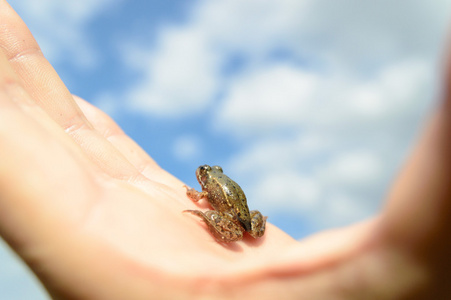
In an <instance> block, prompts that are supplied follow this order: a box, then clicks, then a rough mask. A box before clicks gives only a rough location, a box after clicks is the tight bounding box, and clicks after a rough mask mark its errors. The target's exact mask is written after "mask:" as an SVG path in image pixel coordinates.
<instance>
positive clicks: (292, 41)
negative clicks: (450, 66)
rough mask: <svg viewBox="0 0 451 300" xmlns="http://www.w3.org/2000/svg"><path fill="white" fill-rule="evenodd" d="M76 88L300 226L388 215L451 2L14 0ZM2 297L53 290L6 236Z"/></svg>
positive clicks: (142, 134)
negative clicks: (218, 169)
mask: <svg viewBox="0 0 451 300" xmlns="http://www.w3.org/2000/svg"><path fill="white" fill-rule="evenodd" d="M9 2H10V4H11V5H12V6H13V7H14V8H15V9H16V10H17V12H18V13H19V14H20V15H21V16H22V18H23V19H24V20H25V22H26V23H27V24H28V26H29V27H30V29H31V31H32V32H33V34H34V35H35V37H36V38H37V40H38V42H39V43H40V45H41V47H42V49H43V52H44V54H45V55H46V57H47V58H48V59H49V60H50V62H51V63H52V64H53V65H54V67H55V68H56V70H57V71H58V73H59V74H60V76H61V77H62V79H63V80H64V82H65V83H66V85H67V86H68V88H69V89H70V90H71V92H72V93H74V94H77V95H79V96H81V97H83V98H85V99H87V100H88V101H90V102H92V103H94V104H95V105H97V106H99V107H100V108H102V109H103V110H105V111H106V112H107V113H109V114H110V115H111V116H112V117H113V118H114V119H115V120H116V121H117V122H118V123H119V124H120V126H121V127H122V128H123V129H124V130H125V131H126V132H127V133H128V134H129V135H130V136H131V137H132V138H134V139H135V140H136V141H137V142H138V143H139V144H140V145H141V146H142V147H143V148H144V149H145V150H146V151H147V152H148V153H150V155H151V156H152V157H153V158H154V159H155V160H156V161H157V162H158V163H159V164H160V165H161V166H162V167H164V168H165V169H167V170H169V171H170V172H171V173H173V174H174V175H176V176H177V177H179V178H180V179H181V180H183V181H184V182H186V183H187V184H188V185H191V186H193V187H196V188H198V184H197V182H196V180H195V177H194V171H195V169H196V168H197V166H199V165H201V164H205V163H207V164H212V165H213V164H217V165H221V166H222V167H223V169H224V170H225V173H226V174H228V175H229V176H230V177H232V178H234V179H235V180H236V181H237V182H238V183H239V184H240V185H241V186H242V187H243V189H244V190H245V192H246V194H247V197H248V200H249V206H250V207H251V209H259V210H260V211H261V212H262V213H263V214H265V215H268V216H269V221H270V222H272V223H274V224H275V225H277V226H279V227H280V228H282V229H283V230H285V231H287V232H288V233H289V234H291V235H292V236H293V237H295V238H302V237H304V236H306V235H308V234H311V233H313V232H316V231H318V230H321V229H325V228H331V227H336V226H344V225H347V224H351V223H353V222H356V221H359V220H362V219H364V218H366V217H368V216H371V215H373V214H374V213H376V212H377V211H378V209H379V208H380V206H381V205H382V204H383V199H384V195H385V194H386V192H387V189H388V187H389V184H390V182H391V181H392V180H393V178H394V176H395V175H396V172H397V170H398V169H399V168H400V166H401V164H402V162H403V159H404V158H405V156H406V155H407V153H408V150H409V148H410V146H411V145H412V143H413V141H414V139H415V137H416V134H417V133H418V130H419V128H420V127H421V124H422V123H423V122H424V121H425V119H426V117H427V115H428V113H429V112H430V110H431V108H433V106H434V104H435V103H436V102H435V99H436V93H437V77H438V74H439V70H440V65H441V62H442V61H441V59H440V55H441V54H442V53H443V49H442V48H443V45H444V40H445V33H446V28H447V24H448V22H449V20H450V12H451V0H435V1H428V0H417V1H411V0H398V1H391V0H381V1H360V0H337V1H326V0H315V1H313V0H258V1H257V0H218V1H206V0H205V1H200V0H197V1H194V0H187V1H182V0H165V1H145V0H135V1H125V0H77V1H60V0H40V1H32V2H31V1H26V0H10V1H9ZM0 265H1V266H2V268H1V269H0V295H2V297H3V296H4V295H7V297H5V298H7V299H46V296H45V295H44V294H43V293H42V291H40V288H39V286H38V285H37V284H36V283H35V282H33V279H32V277H31V276H30V275H29V274H28V272H27V271H26V269H25V268H24V267H23V266H21V265H20V264H18V263H17V260H16V259H15V258H14V257H13V256H12V255H11V254H10V253H9V252H8V250H7V248H6V247H5V246H3V247H0Z"/></svg>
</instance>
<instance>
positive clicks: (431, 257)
mask: <svg viewBox="0 0 451 300" xmlns="http://www.w3.org/2000/svg"><path fill="white" fill-rule="evenodd" d="M450 113H451V112H450V111H449V110H446V109H442V110H440V111H438V113H437V114H436V115H435V116H434V118H433V119H432V120H431V122H430V124H429V125H428V127H427V128H426V130H425V132H424V133H423V135H422V137H421V139H420V142H419V143H418V145H417V147H416V148H415V149H414V151H413V153H412V155H411V157H410V159H409V160H408V162H407V164H406V166H405V168H404V169H403V170H402V172H401V174H400V176H399V178H398V180H397V181H396V183H395V185H394V187H393V189H392V191H391V193H390V196H389V201H388V205H387V208H386V214H385V221H384V222H383V224H384V226H385V228H384V230H383V231H384V234H385V235H386V237H387V238H388V240H389V242H390V243H392V244H395V245H397V246H400V247H403V248H404V249H406V250H407V251H409V252H410V253H415V254H416V255H418V256H419V257H422V258H424V259H426V260H428V261H429V262H431V263H432V262H434V263H436V262H439V261H442V263H440V264H442V266H443V262H444V261H448V259H447V257H448V256H449V253H451V218H450V216H451V184H450V183H451V114H450Z"/></svg>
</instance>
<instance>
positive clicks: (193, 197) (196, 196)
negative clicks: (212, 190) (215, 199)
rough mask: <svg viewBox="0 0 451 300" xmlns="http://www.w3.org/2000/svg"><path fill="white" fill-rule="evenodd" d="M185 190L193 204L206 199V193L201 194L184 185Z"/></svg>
mask: <svg viewBox="0 0 451 300" xmlns="http://www.w3.org/2000/svg"><path fill="white" fill-rule="evenodd" d="M185 188H186V195H187V196H188V198H190V199H191V200H193V201H194V202H197V201H199V200H200V199H203V198H207V197H208V193H207V192H205V191H202V192H198V191H196V190H195V189H193V188H190V187H188V186H186V185H185Z"/></svg>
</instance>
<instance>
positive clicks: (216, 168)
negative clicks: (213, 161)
mask: <svg viewBox="0 0 451 300" xmlns="http://www.w3.org/2000/svg"><path fill="white" fill-rule="evenodd" d="M212 169H215V170H217V171H219V172H221V173H224V172H223V171H222V168H221V167H220V166H213V167H212Z"/></svg>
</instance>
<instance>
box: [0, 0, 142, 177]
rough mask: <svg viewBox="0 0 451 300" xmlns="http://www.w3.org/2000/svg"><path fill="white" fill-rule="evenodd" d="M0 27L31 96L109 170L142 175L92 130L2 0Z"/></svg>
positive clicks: (12, 62)
mask: <svg viewBox="0 0 451 300" xmlns="http://www.w3.org/2000/svg"><path fill="white" fill-rule="evenodd" d="M0 28H2V30H1V31H0V47H1V48H2V49H3V52H4V53H5V55H6V57H7V59H8V60H9V62H10V65H11V66H12V68H13V69H14V71H15V73H16V74H17V75H18V77H19V78H20V83H21V85H22V86H23V87H24V88H25V90H26V91H27V93H28V94H29V95H30V96H31V98H30V99H32V100H33V101H35V102H36V103H37V104H38V105H39V106H41V107H42V108H43V109H44V111H46V112H47V114H48V115H49V116H50V117H51V118H52V119H53V120H55V121H56V122H57V123H58V124H59V125H60V126H62V127H63V129H65V130H66V132H67V133H68V134H69V135H71V136H72V137H73V139H74V140H75V141H76V142H77V143H78V144H79V145H80V146H81V147H82V148H83V149H84V151H85V152H86V154H87V155H88V157H89V158H90V159H91V161H92V162H93V163H94V164H96V165H97V166H98V167H99V168H100V169H101V170H103V171H104V172H105V173H106V174H108V175H110V176H112V177H114V178H119V179H123V180H131V179H135V178H140V177H142V175H141V174H140V173H139V172H138V171H137V170H136V169H135V168H134V166H133V165H132V164H131V163H130V162H129V161H127V159H126V158H125V157H124V156H123V155H122V153H120V152H119V151H118V150H117V149H116V148H115V147H114V146H113V145H111V143H109V142H108V141H107V140H106V139H104V138H103V137H102V136H101V135H100V134H98V133H97V132H96V131H95V130H92V129H93V128H92V126H91V124H90V123H89V122H88V120H87V119H86V118H85V116H84V115H83V113H82V112H81V110H80V108H79V107H78V105H77V104H76V103H75V101H74V99H73V97H72V95H71V94H70V92H69V91H68V90H67V88H66V87H65V85H64V84H63V82H62V81H61V79H60V78H59V77H58V75H57V73H56V72H55V70H54V69H53V67H52V66H51V65H50V63H49V62H48V61H47V60H46V59H45V58H44V56H43V55H42V53H41V51H40V49H39V46H38V44H37V43H36V41H35V40H34V38H33V36H32V34H31V33H30V31H29V30H28V28H27V27H26V25H25V24H24V23H23V21H22V20H21V19H20V17H19V16H18V15H17V14H16V13H15V12H14V10H13V9H12V8H11V7H10V6H9V5H8V3H6V1H3V0H0ZM18 101H21V99H18Z"/></svg>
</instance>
